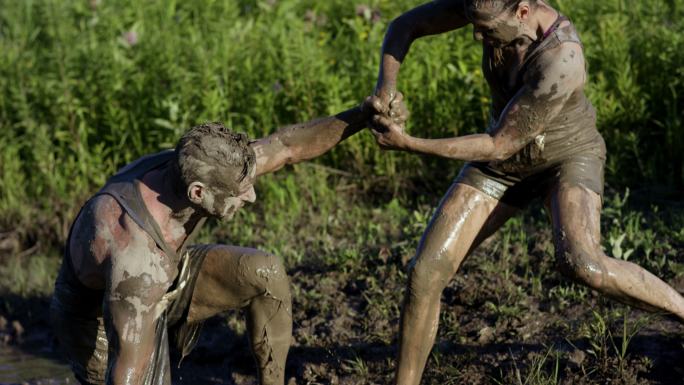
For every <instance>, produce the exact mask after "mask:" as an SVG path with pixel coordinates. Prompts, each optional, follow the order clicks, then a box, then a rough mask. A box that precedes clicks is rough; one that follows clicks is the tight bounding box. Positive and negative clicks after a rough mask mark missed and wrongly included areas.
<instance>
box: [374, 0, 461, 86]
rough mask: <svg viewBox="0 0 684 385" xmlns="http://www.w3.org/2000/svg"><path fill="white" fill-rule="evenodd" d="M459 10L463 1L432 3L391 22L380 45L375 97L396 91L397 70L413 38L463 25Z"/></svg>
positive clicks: (449, 0) (447, 0)
mask: <svg viewBox="0 0 684 385" xmlns="http://www.w3.org/2000/svg"><path fill="white" fill-rule="evenodd" d="M463 9H464V7H463V0H435V1H431V2H429V3H426V4H423V5H419V6H418V7H416V8H413V9H411V10H410V11H408V12H406V13H404V14H402V15H401V16H399V17H398V18H396V19H394V20H393V21H392V23H391V24H390V26H389V28H388V29H387V33H386V34H385V40H384V41H383V44H382V56H381V61H380V71H379V74H378V83H377V85H376V89H375V92H376V95H383V94H386V95H388V96H389V95H391V93H392V92H394V91H395V90H396V81H397V76H398V74H399V67H400V66H401V63H402V62H403V61H404V58H405V57H406V54H407V53H408V51H409V49H410V47H411V44H412V43H413V42H414V41H415V40H416V39H419V38H421V37H423V36H427V35H436V34H440V33H444V32H447V31H451V30H454V29H457V28H461V27H463V26H465V25H466V24H467V23H468V21H467V20H466V18H465V16H464V15H463Z"/></svg>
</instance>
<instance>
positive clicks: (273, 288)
mask: <svg viewBox="0 0 684 385" xmlns="http://www.w3.org/2000/svg"><path fill="white" fill-rule="evenodd" d="M243 307H246V308H247V330H248V333H249V337H250V343H251V346H252V351H253V353H254V356H255V358H256V361H257V365H258V367H259V380H260V383H261V384H283V383H284V381H285V359H286V358H287V352H288V350H289V348H290V339H291V337H292V311H291V299H290V287H289V280H288V278H287V274H286V272H285V268H284V266H283V264H282V262H281V261H280V259H279V258H278V257H275V256H273V255H269V254H266V253H264V252H261V251H258V250H254V249H248V248H242V247H234V246H223V245H216V246H214V247H213V248H212V249H211V250H210V251H209V252H208V253H207V256H206V258H205V260H204V263H203V264H202V270H201V271H200V275H199V277H198V279H197V284H196V287H195V291H194V293H193V297H192V302H191V304H190V310H189V312H188V322H189V323H192V322H196V321H200V320H203V319H206V318H208V317H211V316H213V315H215V314H217V313H219V312H222V311H225V310H227V309H236V308H243Z"/></svg>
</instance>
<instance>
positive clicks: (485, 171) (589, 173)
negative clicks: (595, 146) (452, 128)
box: [454, 154, 605, 208]
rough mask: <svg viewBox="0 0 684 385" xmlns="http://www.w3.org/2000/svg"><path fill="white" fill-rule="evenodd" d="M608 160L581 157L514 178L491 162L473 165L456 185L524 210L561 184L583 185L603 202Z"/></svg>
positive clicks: (458, 178) (458, 179) (469, 165)
mask: <svg viewBox="0 0 684 385" xmlns="http://www.w3.org/2000/svg"><path fill="white" fill-rule="evenodd" d="M604 164H605V159H604V158H602V157H600V156H597V155H595V154H579V155H574V156H572V157H570V158H568V159H565V160H563V161H561V162H559V163H557V164H555V165H552V166H550V167H548V168H545V169H543V170H541V171H538V172H535V173H531V174H527V175H514V174H510V173H503V172H501V171H498V170H496V169H495V168H492V167H490V166H489V165H488V164H487V163H481V162H469V163H466V164H465V166H463V168H462V169H461V172H460V173H459V175H458V176H457V177H456V180H455V181H454V183H463V184H467V185H469V186H472V187H475V188H476V189H478V190H480V191H482V192H483V193H485V194H487V195H489V196H491V197H492V198H495V199H497V200H499V201H501V202H503V203H506V204H507V205H510V206H514V207H518V208H524V207H526V206H527V205H528V204H529V203H530V202H531V201H532V200H533V199H535V198H537V197H541V198H545V197H547V196H548V194H549V193H550V192H551V191H552V189H553V188H555V187H556V186H559V185H561V184H564V185H570V186H583V187H586V188H587V189H589V190H591V191H594V192H595V193H597V194H599V195H600V196H601V199H603V168H604Z"/></svg>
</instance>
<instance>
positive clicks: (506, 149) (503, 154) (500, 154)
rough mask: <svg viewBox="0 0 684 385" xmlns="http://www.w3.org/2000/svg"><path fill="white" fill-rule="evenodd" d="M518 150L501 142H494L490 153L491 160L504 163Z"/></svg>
mask: <svg viewBox="0 0 684 385" xmlns="http://www.w3.org/2000/svg"><path fill="white" fill-rule="evenodd" d="M517 151H518V150H517V149H516V148H514V147H513V146H511V145H510V143H505V142H503V141H501V140H496V139H494V140H492V147H491V152H490V160H492V161H495V162H503V161H504V160H506V159H508V158H510V157H512V156H513V155H514V154H515V153H516V152H517Z"/></svg>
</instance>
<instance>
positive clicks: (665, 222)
mask: <svg viewBox="0 0 684 385" xmlns="http://www.w3.org/2000/svg"><path fill="white" fill-rule="evenodd" d="M551 3H552V4H553V5H555V6H557V7H558V8H559V9H560V10H561V11H562V12H563V13H565V14H566V15H568V16H569V17H570V18H571V19H572V20H573V21H574V22H575V24H576V25H577V27H578V29H579V31H580V34H581V37H582V39H583V42H584V46H585V50H586V54H587V58H588V70H589V85H588V89H587V92H588V95H589V97H590V98H591V100H592V102H593V103H594V106H595V107H596V109H597V112H598V126H599V130H600V131H601V133H602V134H603V136H604V138H605V140H606V143H607V145H608V154H609V158H608V163H607V170H606V172H607V175H606V178H607V184H608V189H607V191H608V192H609V193H608V194H607V196H606V208H605V211H604V217H603V222H602V227H603V228H602V230H603V234H604V247H605V249H606V252H607V253H608V254H609V255H611V256H613V257H615V258H621V259H625V260H630V261H634V262H636V263H639V264H640V265H642V266H644V267H646V268H648V269H649V270H650V271H652V272H654V273H655V274H657V275H659V276H661V277H663V278H665V279H667V280H670V281H672V280H674V279H680V280H681V278H680V277H682V275H683V274H684V255H683V254H682V251H681V250H682V249H683V247H682V246H684V215H682V211H681V210H676V208H678V207H679V208H681V195H679V196H678V195H676V194H677V193H674V195H673V194H672V193H671V192H672V191H678V193H679V194H681V191H682V189H683V188H684V183H683V178H684V171H683V169H684V158H683V156H684V155H683V154H684V139H683V138H684V128H683V127H684V126H683V122H682V119H683V115H682V111H683V110H684V65H682V63H684V0H649V1H645V0H639V1H629V0H605V1H599V2H596V1H591V0H555V1H551ZM417 4H418V2H415V1H408V0H399V1H389V0H367V1H361V0H352V1H342V0H330V1H313V0H299V1H297V0H259V1H257V0H197V1H176V0H167V1H163V2H159V1H142V2H141V1H133V0H117V1H107V0H91V1H85V0H82V1H76V0H73V1H60V0H26V1H6V2H3V4H2V7H0V52H2V55H0V144H2V152H0V289H2V291H3V292H11V293H13V294H16V295H19V296H36V295H42V296H45V295H47V294H49V293H50V290H51V284H52V281H53V280H54V276H55V274H56V268H57V266H58V265H59V258H58V256H59V250H60V249H61V245H62V244H63V242H64V240H65V238H66V236H67V233H68V230H69V225H70V223H71V221H72V220H73V218H74V217H75V215H76V214H77V212H78V209H79V208H80V206H81V205H82V204H83V202H84V200H85V199H86V198H87V197H88V196H89V195H91V194H92V193H93V192H94V191H95V190H96V189H97V188H99V186H101V185H102V184H103V183H104V182H105V180H106V178H107V176H109V175H111V174H112V173H113V172H114V171H115V170H116V169H117V168H118V167H120V166H122V165H123V164H125V163H127V162H129V161H131V160H133V159H135V158H137V157H139V156H141V155H143V154H146V153H149V152H154V151H158V150H161V149H164V148H168V147H171V146H172V145H173V143H174V142H175V141H176V140H177V138H178V137H179V136H180V135H181V134H182V132H184V131H185V130H186V129H187V128H189V127H191V126H193V125H196V124H198V123H201V122H204V121H223V122H225V123H227V124H228V125H230V126H232V127H233V128H234V129H236V130H239V131H244V132H247V133H248V134H249V135H250V136H251V137H261V136H264V135H267V134H268V133H270V132H272V131H273V130H274V129H275V128H276V127H278V126H282V125H285V124H289V123H294V122H301V121H306V120H309V119H312V118H315V117H318V116H324V115H330V114H334V113H336V112H339V111H342V110H344V109H347V108H350V107H352V106H355V105H356V104H358V103H359V102H360V101H361V100H362V99H363V98H364V97H365V96H366V95H368V94H369V93H370V92H372V89H373V86H374V82H375V76H376V72H377V66H378V60H379V49H380V46H381V43H382V38H383V35H384V32H385V30H386V28H387V26H388V23H389V22H390V21H391V20H392V19H393V18H394V17H396V16H397V15H399V14H400V13H401V12H403V11H405V10H408V9H410V8H411V7H413V6H415V5H417ZM480 53H481V51H480V48H479V47H478V45H477V44H476V43H475V42H474V41H473V39H472V37H471V31H470V29H469V28H466V29H465V30H463V31H456V32H452V33H449V34H444V35H441V36H435V37H427V38H424V39H422V40H420V41H418V42H416V43H415V44H414V46H413V47H412V49H411V53H410V54H409V55H408V57H407V59H406V61H405V64H404V65H403V67H402V71H401V76H400V82H399V88H400V90H402V91H403V92H404V93H405V95H406V100H407V104H408V106H409V109H410V110H411V113H412V117H411V120H410V122H409V126H408V130H409V131H411V132H412V133H414V134H415V135H417V136H422V137H443V136H452V135H459V134H466V133H474V132H480V131H482V129H483V128H484V127H485V124H486V120H487V114H488V105H489V98H488V91H487V86H486V83H485V82H484V79H483V77H482V73H481V70H480V68H479V61H480ZM459 168H460V164H458V163H457V162H449V161H445V160H440V159H434V158H429V157H419V156H412V155H408V154H404V153H390V152H382V151H380V150H379V149H378V147H377V146H376V145H375V143H374V141H373V140H372V138H371V136H370V135H368V134H367V133H360V134H358V135H356V136H354V137H352V138H350V139H348V140H347V141H346V142H345V143H343V144H342V145H340V146H338V147H337V148H335V149H334V150H333V151H331V152H330V153H329V154H327V155H325V156H324V157H322V158H321V159H318V160H316V161H313V162H310V163H306V164H301V165H296V166H293V167H288V168H287V169H286V170H283V171H280V172H278V173H276V174H274V175H268V176H265V177H263V178H261V179H260V180H259V181H258V185H257V194H258V197H259V198H258V202H257V203H256V204H255V205H253V206H252V207H248V208H247V209H244V210H242V211H241V212H240V213H239V215H238V216H237V217H236V219H235V220H234V221H232V222H230V223H220V224H218V223H216V224H213V225H212V226H210V227H209V228H207V229H206V230H205V231H204V232H203V233H202V235H201V240H202V241H206V242H225V243H232V244H240V245H245V246H251V247H258V248H261V249H264V250H268V251H270V252H273V253H276V254H277V255H280V256H282V257H283V258H284V259H285V261H286V264H287V266H288V268H289V269H290V270H291V271H294V272H295V274H294V277H293V283H294V285H293V290H294V298H295V300H296V301H298V302H296V303H295V308H296V309H301V312H303V313H302V314H306V315H307V316H308V315H311V314H336V313H335V312H336V311H338V310H339V309H337V307H338V306H337V305H338V303H335V302H333V301H332V300H331V299H336V300H341V299H340V298H339V297H336V296H332V295H331V292H332V291H333V289H332V288H335V289H336V290H337V289H339V290H342V291H344V293H346V294H348V296H349V297H350V298H352V297H353V296H357V297H358V298H357V297H353V298H357V299H354V301H357V302H354V306H357V308H355V309H356V310H354V311H362V312H364V315H363V317H361V318H362V320H360V321H359V324H360V326H358V325H357V326H355V327H356V328H357V329H354V330H355V331H354V333H356V334H354V336H355V337H353V338H358V339H359V340H361V341H363V342H364V343H368V344H391V343H395V342H396V341H395V340H393V339H394V338H395V337H396V327H397V324H396V320H397V319H398V313H399V306H400V305H399V303H400V299H401V295H402V291H401V290H402V287H403V285H404V283H405V271H404V266H405V265H406V262H407V261H408V259H409V258H410V257H411V255H412V253H413V251H414V249H415V247H416V245H417V242H418V239H419V237H420V234H421V233H422V231H423V229H424V228H425V226H426V224H427V222H428V220H429V218H430V215H431V213H432V210H433V208H434V207H435V206H436V204H437V202H438V201H439V198H440V196H441V194H443V193H444V191H446V187H447V186H448V185H449V183H450V181H451V180H452V179H453V177H454V176H455V175H456V173H457V172H458V170H459ZM651 185H654V186H659V187H660V189H659V191H665V194H662V193H661V194H659V197H661V199H660V200H653V199H652V198H653V197H652V196H650V195H649V194H650V192H651V191H652V190H649V189H645V188H644V186H651ZM668 194H669V195H668ZM673 201H677V202H678V203H677V202H673ZM540 212H541V209H540V207H539V206H533V207H532V208H531V209H530V210H529V212H528V213H527V214H530V215H527V216H525V217H522V216H520V217H516V218H513V219H512V220H510V221H509V223H507V224H506V226H505V227H504V228H503V230H502V231H501V232H500V233H499V234H498V235H497V236H496V237H494V238H493V239H492V240H491V241H490V242H489V243H488V244H486V245H484V246H483V248H482V250H480V251H478V253H477V254H476V255H475V256H474V257H473V258H472V259H470V260H469V261H467V262H466V264H465V266H464V271H466V272H469V274H470V276H471V278H464V277H461V276H460V275H459V277H457V278H456V279H455V280H454V282H453V283H452V284H451V285H450V287H449V288H448V289H447V290H446V292H445V308H446V309H447V311H444V312H443V313H442V316H441V324H442V327H441V328H440V335H439V338H440V340H441V341H442V342H441V343H439V344H438V348H437V349H435V352H434V353H433V355H432V357H431V359H430V360H431V361H430V362H431V364H430V368H429V369H428V372H427V374H426V376H427V379H428V380H427V381H428V383H455V382H454V381H456V379H459V381H460V380H461V379H462V381H463V382H468V377H467V375H468V371H467V370H465V372H464V370H463V369H464V368H465V367H466V363H467V362H472V361H476V360H475V357H474V356H473V354H474V353H469V352H464V351H461V350H459V348H458V347H454V346H456V345H459V344H471V343H472V344H474V343H477V342H478V340H479V339H482V341H480V343H485V344H486V343H487V340H488V338H490V337H489V334H490V331H491V330H493V331H495V334H494V337H491V338H493V340H494V341H504V342H505V341H512V340H516V341H518V340H522V341H526V340H527V339H528V338H531V339H534V338H535V336H536V338H539V339H541V338H542V337H540V333H541V331H539V330H537V331H535V330H532V329H531V328H530V327H527V326H525V323H528V322H529V323H532V322H533V321H534V320H533V319H532V317H535V316H536V317H540V315H543V316H544V317H546V318H548V319H549V322H555V324H553V325H552V326H553V327H556V328H557V330H560V331H561V332H562V333H565V336H566V338H568V339H571V340H572V341H573V342H572V343H573V344H579V345H580V346H579V348H578V350H582V351H586V352H592V353H587V354H588V358H586V360H584V361H582V360H579V361H580V364H577V365H575V366H572V365H574V364H572V362H574V361H573V360H574V359H573V358H568V355H569V352H568V349H570V350H572V349H571V348H569V347H568V342H564V340H563V338H560V339H559V338H555V337H554V338H551V339H553V341H552V342H549V345H548V346H547V345H544V347H543V348H539V349H537V350H535V351H534V352H532V353H530V355H529V356H527V355H525V354H523V353H521V352H520V351H510V352H504V354H503V355H502V356H500V362H503V363H504V365H503V366H502V368H503V369H502V370H501V371H500V370H498V369H497V370H493V369H491V367H487V366H486V365H488V364H487V362H486V360H485V361H479V362H478V364H477V365H485V366H486V367H487V368H489V369H484V370H483V373H485V375H486V376H487V378H489V379H490V380H492V381H494V382H501V383H521V384H541V383H560V382H561V379H563V378H565V379H567V378H575V379H577V381H578V382H577V383H582V381H586V382H587V383H591V381H594V380H595V381H598V382H605V381H608V379H612V380H615V381H618V380H616V379H615V377H611V376H612V375H613V374H611V373H612V372H611V368H613V369H614V368H617V369H618V371H619V373H618V374H619V375H622V376H626V377H629V378H636V376H637V374H638V371H637V369H633V370H632V371H629V370H628V368H627V366H628V365H627V363H628V362H631V363H634V361H633V360H632V361H629V357H628V356H629V353H628V352H629V349H628V346H629V344H630V341H633V338H632V337H633V336H634V335H635V333H638V329H639V328H640V327H641V326H642V323H641V321H640V320H638V319H637V320H636V321H635V320H634V319H630V320H627V318H626V316H625V317H622V315H623V314H624V308H622V307H619V306H618V307H611V306H616V305H609V306H602V307H600V308H599V310H595V311H593V312H590V311H588V310H585V312H584V313H581V314H578V313H577V310H576V307H577V305H578V304H581V303H585V302H589V303H591V304H596V303H597V302H598V300H597V298H596V297H595V295H594V293H593V292H591V291H590V290H588V289H586V288H583V287H580V286H577V285H574V284H571V283H567V282H565V281H563V280H561V278H560V277H559V276H558V274H556V273H555V272H553V271H554V268H553V258H552V254H553V247H552V244H551V241H550V232H549V231H548V229H547V228H548V224H547V221H546V219H545V218H544V217H543V214H540ZM320 271H335V272H337V274H339V275H338V276H335V279H334V280H332V281H335V282H337V281H338V280H340V281H342V282H344V285H346V286H344V285H343V283H339V282H338V283H335V282H332V281H328V280H326V279H322V280H320V281H318V282H313V283H312V282H310V281H307V280H306V279H304V278H303V277H306V276H308V275H312V274H314V273H315V274H318V273H319V272H320ZM300 273H301V274H300ZM472 277H478V278H477V279H478V280H479V281H474V279H473V278H472ZM328 279H331V278H330V277H328ZM346 280H349V282H348V283H346V282H347V281H346ZM473 285H475V287H477V289H478V290H481V293H480V294H473V292H472V290H474V289H472V288H471V289H468V287H472V286H473ZM326 288H327V289H326ZM462 292H465V294H461V293H462ZM466 294H471V295H470V296H469V295H466ZM601 304H602V302H601ZM540 308H541V310H539V309H540ZM464 309H466V310H467V309H470V310H473V309H477V312H480V314H479V318H476V317H474V316H473V317H472V318H468V317H467V316H465V313H464ZM616 309H617V310H616ZM350 312H351V310H350ZM561 313H562V314H568V315H570V316H572V317H575V318H576V322H575V323H574V324H573V325H571V326H568V325H567V322H565V323H564V321H563V320H562V319H560V317H558V316H557V315H556V314H561ZM345 316H348V315H345ZM352 316H353V315H352ZM356 316H357V317H358V314H356ZM621 317H622V318H621ZM295 318H296V317H295ZM323 319H324V320H328V321H329V319H326V318H325V317H323ZM296 320H297V318H296ZM231 322H232V323H231V325H234V324H235V325H236V324H239V323H235V322H233V321H231ZM483 323H484V324H483ZM312 325H313V323H312ZM311 327H313V326H311ZM485 327H488V328H490V329H486V328H485ZM471 329H472V330H471ZM297 330H300V332H299V334H298V332H297ZM301 330H309V329H306V327H304V326H303V325H299V326H297V325H296V331H295V338H296V339H297V340H298V341H299V342H300V343H302V344H305V345H311V344H314V345H315V344H323V343H324V342H325V341H326V340H325V338H326V337H325V336H323V337H321V335H320V333H318V332H315V333H314V332H311V333H309V332H308V331H307V332H304V331H301ZM480 332H482V333H480ZM473 336H474V337H473ZM328 337H329V335H328ZM543 337H544V338H547V337H549V336H548V335H544V336H543ZM556 337H557V336H556ZM483 341H484V342H483ZM454 349H455V351H457V352H458V353H460V354H458V355H453V354H447V353H449V352H453V351H454ZM352 353H353V354H349V355H347V356H345V357H343V358H340V360H341V361H340V362H339V365H338V366H337V367H339V373H338V374H339V375H340V376H341V375H343V374H345V375H350V376H353V377H355V378H357V379H359V380H358V383H365V382H374V381H375V382H387V381H386V379H387V378H388V377H387V376H389V375H390V374H389V373H391V365H392V364H391V360H389V362H390V363H388V362H385V363H383V364H381V365H380V366H378V365H379V364H375V363H373V362H370V361H368V357H367V355H364V353H363V352H357V351H354V352H352ZM389 357H391V355H390V356H389ZM497 362H499V361H497ZM647 364H648V363H644V364H643V365H641V366H640V367H643V368H647V367H648V365H647ZM477 367H478V368H479V367H480V366H477ZM497 367H498V363H497ZM571 367H572V368H571ZM569 368H570V369H569ZM644 370H647V369H644ZM568 371H569V372H568ZM378 373H382V374H378ZM464 373H465V374H464ZM568 373H569V374H568ZM378 375H382V376H385V377H382V378H376V377H373V376H378ZM312 376H314V375H313V374H312ZM369 376H370V378H372V380H370V379H368V378H367V377H369ZM630 376H631V377H630ZM314 377H315V376H314ZM314 377H312V379H308V380H311V381H314V380H315V378H314ZM618 382H619V381H618Z"/></svg>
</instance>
